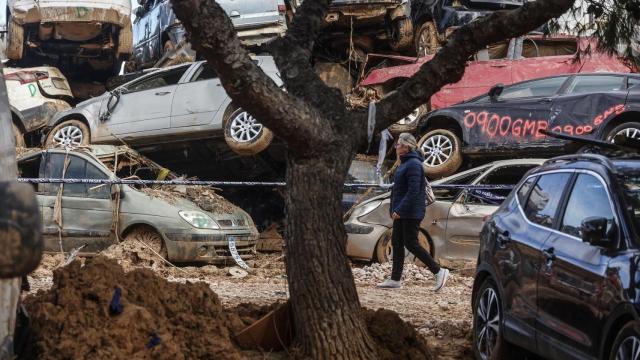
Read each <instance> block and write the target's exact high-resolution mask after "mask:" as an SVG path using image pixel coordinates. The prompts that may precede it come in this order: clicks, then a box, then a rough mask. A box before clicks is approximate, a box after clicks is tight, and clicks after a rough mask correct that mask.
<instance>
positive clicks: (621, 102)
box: [418, 73, 640, 178]
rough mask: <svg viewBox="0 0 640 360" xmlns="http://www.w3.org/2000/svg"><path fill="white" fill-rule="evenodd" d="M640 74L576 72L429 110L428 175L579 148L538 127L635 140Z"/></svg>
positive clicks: (424, 144)
mask: <svg viewBox="0 0 640 360" xmlns="http://www.w3.org/2000/svg"><path fill="white" fill-rule="evenodd" d="M638 84H640V75H637V74H624V73H581V74H576V75H561V76H552V77H545V78H540V79H535V80H529V81H524V82H520V83H516V84H513V85H511V86H507V87H504V86H502V85H497V86H495V87H493V88H492V89H491V90H490V91H489V93H488V94H486V95H482V96H479V97H477V98H474V99H472V100H469V101H466V102H464V103H461V104H458V105H454V106H451V107H448V108H444V109H439V110H436V111H433V112H431V113H429V115H427V116H426V118H425V120H424V122H423V124H422V126H421V128H420V130H419V133H420V134H422V137H421V138H420V140H419V142H418V146H420V147H421V148H422V150H423V151H424V152H425V153H426V156H425V161H424V167H425V173H426V174H427V175H428V176H430V177H436V178H437V177H441V176H447V175H450V174H452V173H455V172H456V171H457V170H458V169H459V168H460V167H461V166H463V165H464V163H465V162H474V161H476V160H478V159H480V160H481V161H486V160H487V159H493V160H496V159H499V158H504V157H505V156H528V155H530V154H534V153H535V154H538V156H549V157H550V156H556V155H561V154H566V153H570V152H572V151H575V150H576V149H571V148H570V147H567V145H568V143H567V142H566V141H563V140H560V139H555V138H550V137H547V136H545V135H544V134H542V133H540V131H541V130H551V131H553V132H556V133H562V134H565V135H578V136H585V137H591V138H594V139H596V140H605V141H611V139H613V137H614V136H616V135H617V134H625V135H627V136H628V137H631V138H634V139H640V123H639V122H637V118H638V114H639V111H640V102H639V101H638V99H639V95H640V88H639V87H638V86H637V85H638Z"/></svg>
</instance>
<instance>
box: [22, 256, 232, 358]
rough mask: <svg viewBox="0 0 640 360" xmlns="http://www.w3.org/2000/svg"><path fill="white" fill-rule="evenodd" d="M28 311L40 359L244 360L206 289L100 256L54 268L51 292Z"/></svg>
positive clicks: (32, 300) (37, 298)
mask: <svg viewBox="0 0 640 360" xmlns="http://www.w3.org/2000/svg"><path fill="white" fill-rule="evenodd" d="M118 289H119V290H118ZM26 306H27V309H28V311H29V313H30V314H31V317H32V325H33V330H34V336H35V338H36V349H34V350H35V352H36V353H37V356H38V357H39V358H41V359H49V358H94V359H127V358H136V359H199V358H215V359H240V358H242V357H241V356H240V353H239V351H238V350H237V349H236V348H235V346H234V344H233V343H232V341H231V334H230V331H229V326H228V319H227V317H226V316H225V315H224V313H223V309H222V305H221V303H220V300H219V298H218V296H217V295H216V294H215V293H214V292H213V291H212V290H211V288H209V286H207V285H206V284H204V283H186V284H179V283H171V282H168V281H166V280H164V279H162V278H160V277H158V276H156V274H154V273H153V272H152V271H150V270H147V269H137V270H133V271H131V272H128V273H125V272H124V270H123V269H122V267H120V266H118V265H117V263H116V262H115V261H113V260H109V259H106V258H104V257H96V258H93V259H87V260H86V264H85V266H84V267H81V264H80V262H79V261H74V262H73V263H72V264H70V265H69V266H67V267H64V268H59V269H56V270H55V271H54V279H53V287H52V288H51V289H50V290H49V291H47V292H39V293H38V294H37V295H36V296H32V297H28V298H27V299H26Z"/></svg>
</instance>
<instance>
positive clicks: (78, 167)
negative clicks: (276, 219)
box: [18, 145, 258, 263]
mask: <svg viewBox="0 0 640 360" xmlns="http://www.w3.org/2000/svg"><path fill="white" fill-rule="evenodd" d="M18 169H19V170H18V171H19V176H20V177H23V178H58V179H103V180H107V179H117V178H127V179H146V180H156V179H161V180H163V179H174V178H176V176H175V175H174V174H173V173H171V172H170V171H169V170H167V169H165V168H163V167H161V166H160V165H158V164H156V163H154V162H152V161H151V160H149V159H146V158H145V157H143V156H142V155H140V154H138V153H137V152H135V151H133V150H131V149H129V148H127V147H123V146H120V147H116V146H107V145H102V146H89V147H83V148H79V149H76V150H68V149H49V150H36V151H31V152H27V153H25V154H23V155H22V156H20V157H19V159H18ZM34 186H35V187H36V191H37V198H38V202H39V204H40V211H41V215H42V223H43V227H44V229H43V230H44V231H43V234H44V242H45V251H50V252H54V251H65V252H68V251H72V250H74V249H78V248H81V253H95V252H98V251H101V250H103V249H106V248H107V247H109V246H110V245H112V244H114V243H116V242H117V241H119V240H124V241H138V242H142V243H144V244H145V245H146V246H148V247H150V248H151V249H153V250H154V251H155V252H156V253H158V254H160V255H162V256H163V257H164V258H166V259H168V260H169V261H172V262H207V263H220V262H227V261H233V253H234V252H235V251H237V253H238V254H239V256H240V257H242V258H248V257H251V256H252V254H253V253H254V249H255V245H256V242H257V239H258V231H257V229H256V227H255V225H254V224H253V220H252V219H251V217H250V216H249V215H248V214H247V213H246V212H244V211H243V210H242V209H240V208H238V207H236V206H235V205H233V204H231V203H230V202H228V201H227V200H225V199H224V198H223V197H222V196H220V195H218V194H216V193H215V192H214V190H213V189H211V188H206V187H198V188H185V187H172V188H170V189H168V188H163V187H145V186H143V185H94V184H81V183H75V184H71V183H67V184H59V183H47V184H37V185H34Z"/></svg>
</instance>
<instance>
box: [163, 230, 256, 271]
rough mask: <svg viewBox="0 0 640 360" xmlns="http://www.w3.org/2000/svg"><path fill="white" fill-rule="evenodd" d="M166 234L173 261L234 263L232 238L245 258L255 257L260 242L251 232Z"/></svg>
mask: <svg viewBox="0 0 640 360" xmlns="http://www.w3.org/2000/svg"><path fill="white" fill-rule="evenodd" d="M164 235H165V244H166V246H167V255H168V257H169V260H171V261H173V262H202V263H213V264H226V263H229V264H232V263H235V260H234V259H233V256H232V254H231V250H230V249H229V239H230V238H232V237H233V238H235V244H236V249H237V251H238V254H239V255H240V257H241V258H242V259H243V260H246V259H249V258H251V257H253V255H254V254H255V247H256V243H257V242H258V235H257V234H252V233H249V232H238V233H233V232H228V233H225V234H221V233H220V232H211V233H205V232H199V233H192V232H184V231H168V232H166V233H165V234H164Z"/></svg>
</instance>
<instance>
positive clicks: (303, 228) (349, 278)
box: [285, 146, 377, 359]
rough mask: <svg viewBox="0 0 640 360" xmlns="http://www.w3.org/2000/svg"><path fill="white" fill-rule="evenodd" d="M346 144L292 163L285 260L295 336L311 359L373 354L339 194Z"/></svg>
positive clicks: (371, 356) (347, 157)
mask: <svg viewBox="0 0 640 360" xmlns="http://www.w3.org/2000/svg"><path fill="white" fill-rule="evenodd" d="M347 147H348V146H345V147H344V148H342V149H336V150H335V151H331V150H330V149H326V155H323V156H322V158H320V159H296V158H295V154H290V156H289V160H288V164H287V165H288V166H287V184H288V187H287V190H286V194H285V204H286V212H287V217H286V230H285V231H286V236H285V239H286V248H285V251H286V266H287V275H288V277H289V287H290V288H289V290H290V293H291V296H290V299H291V302H292V305H293V307H292V309H293V315H294V322H295V330H296V342H297V345H298V346H301V347H302V349H301V350H302V351H303V353H304V354H305V355H307V356H310V357H311V358H312V359H374V358H376V357H377V347H376V345H375V343H374V342H373V340H372V339H371V337H370V336H369V334H368V331H367V328H366V325H365V323H364V320H363V317H362V316H361V311H362V310H361V307H360V301H359V299H358V294H357V292H356V287H355V283H354V280H353V274H352V273H351V267H350V265H349V262H348V260H347V256H346V233H345V231H344V226H343V225H342V208H341V206H340V196H341V194H342V188H343V184H344V179H345V175H346V172H347V169H348V166H349V164H348V163H349V162H350V159H351V157H352V155H353V154H351V153H350V151H349V150H348V149H347Z"/></svg>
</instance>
